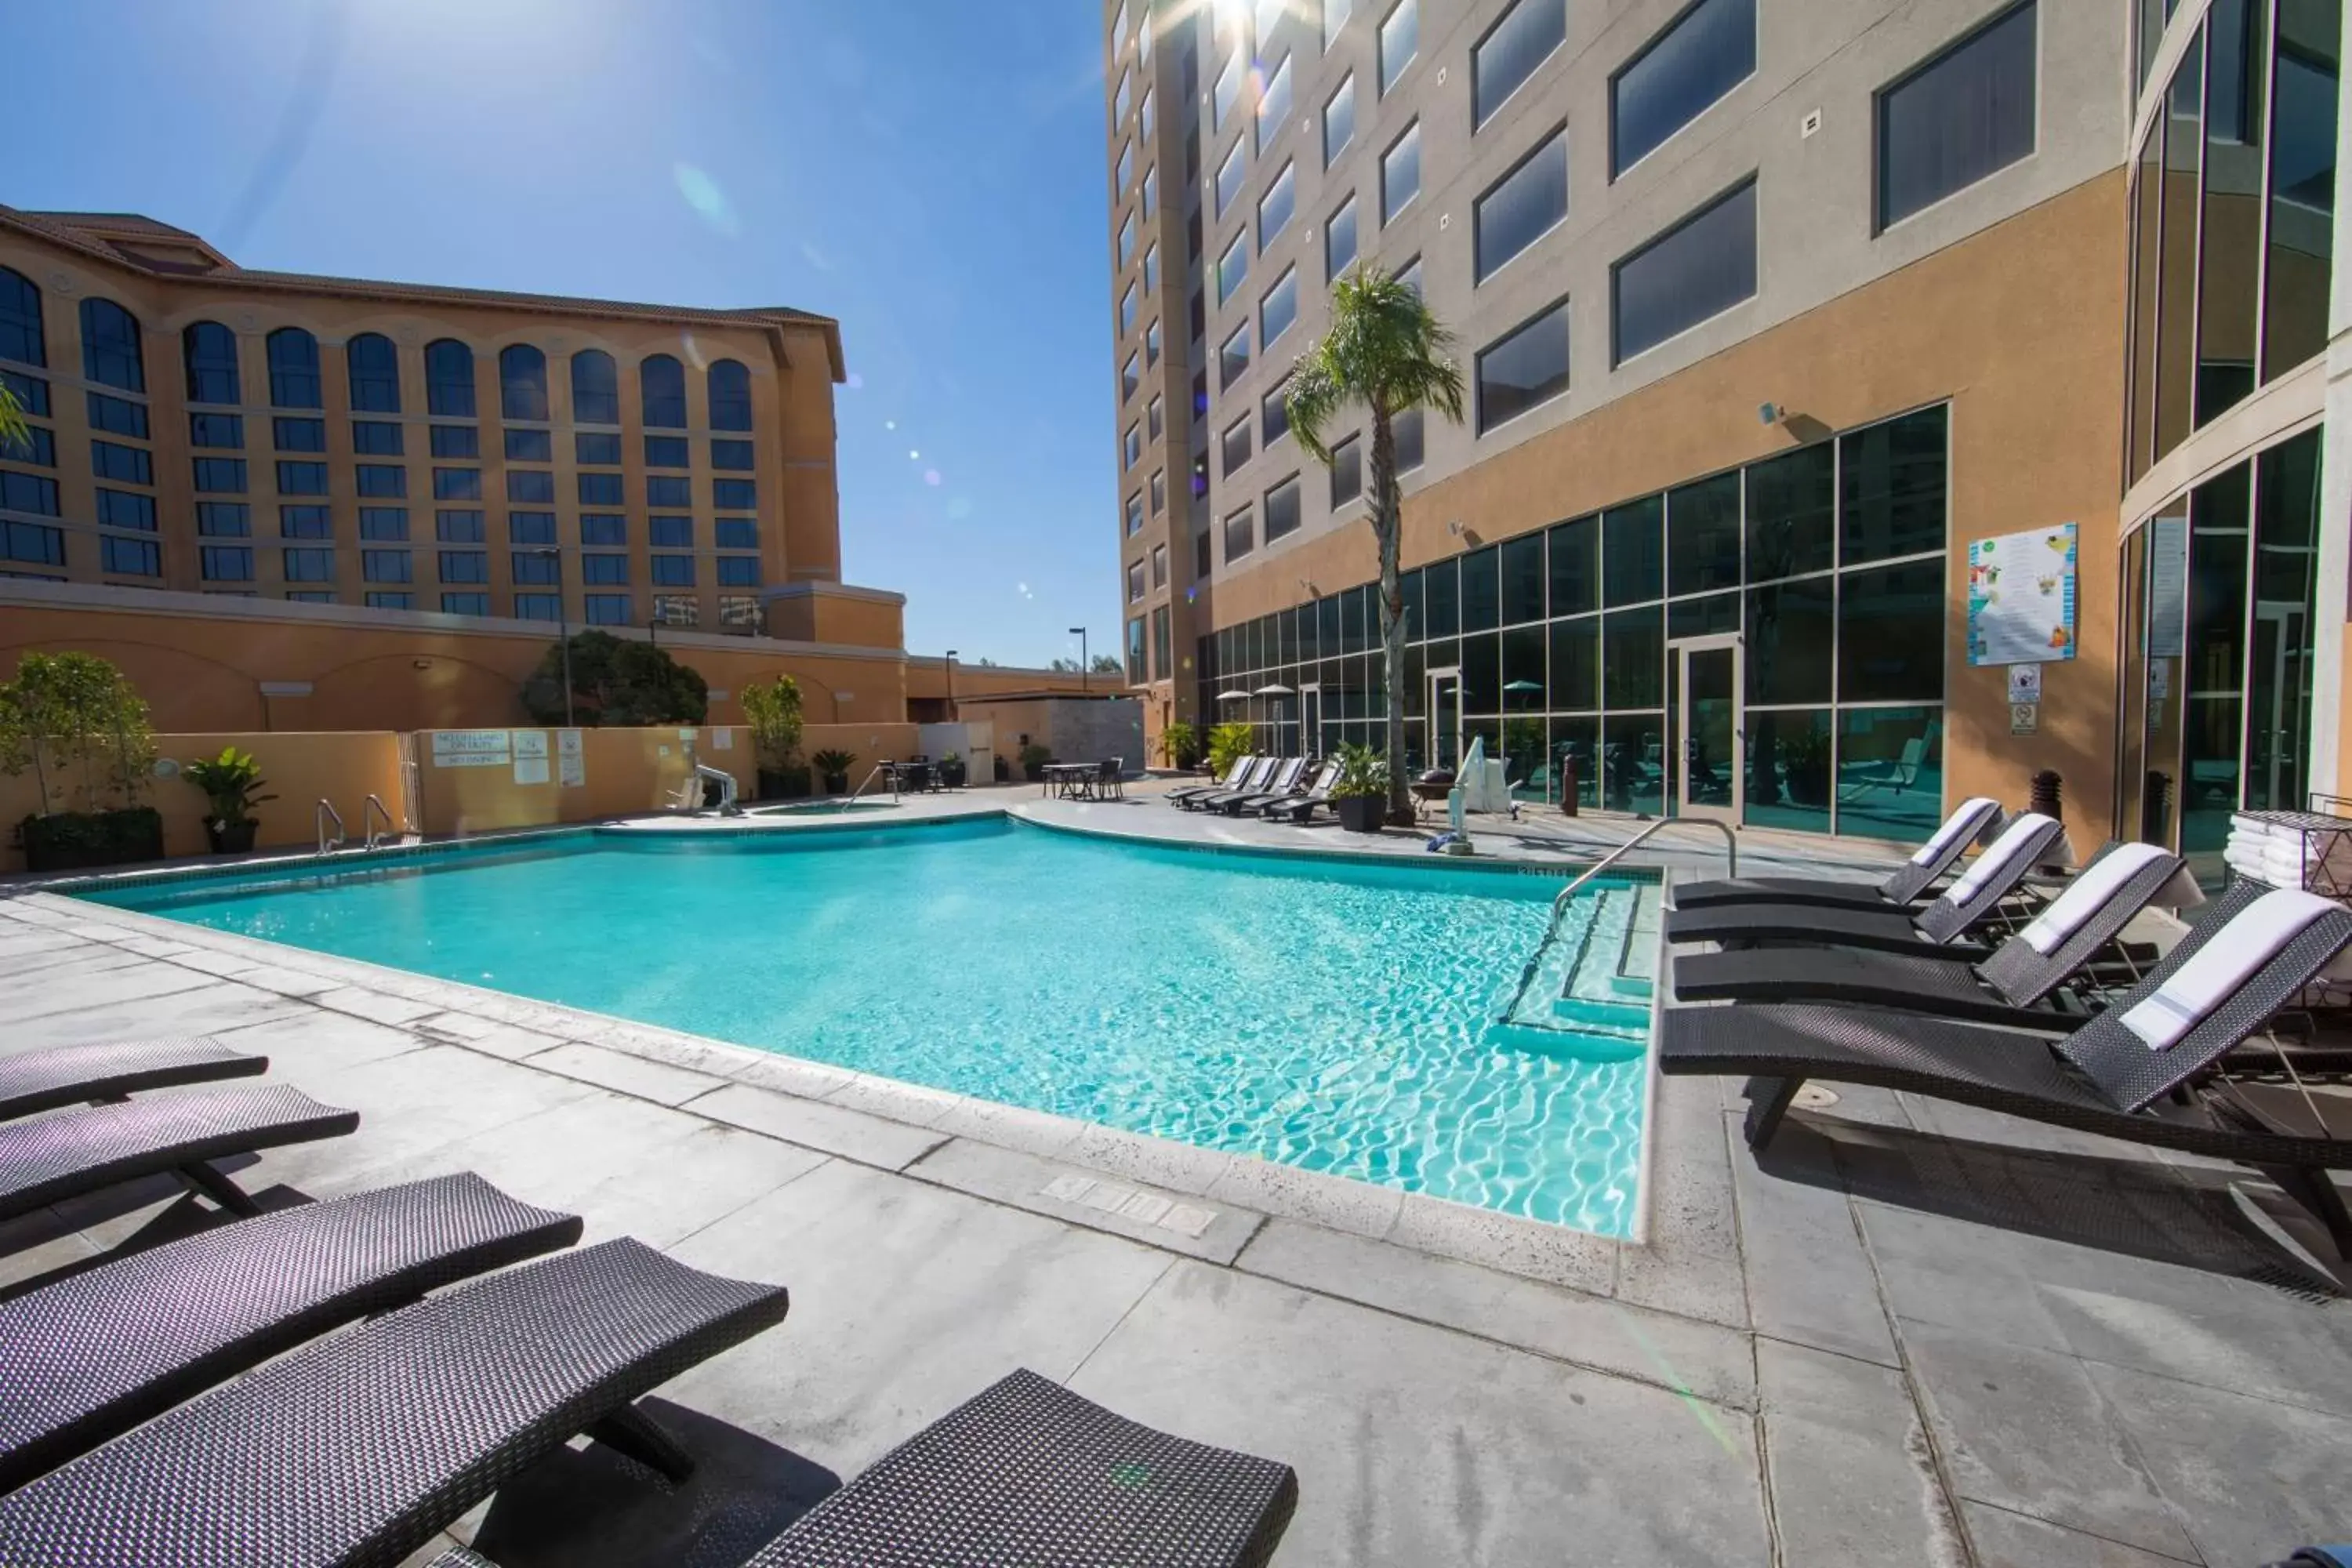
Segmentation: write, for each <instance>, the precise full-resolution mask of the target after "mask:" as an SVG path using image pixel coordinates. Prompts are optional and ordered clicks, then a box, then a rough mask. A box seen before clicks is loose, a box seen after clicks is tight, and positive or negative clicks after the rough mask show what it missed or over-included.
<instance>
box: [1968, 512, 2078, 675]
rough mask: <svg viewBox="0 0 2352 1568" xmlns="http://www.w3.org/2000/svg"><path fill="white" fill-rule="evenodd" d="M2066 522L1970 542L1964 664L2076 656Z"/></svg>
mask: <svg viewBox="0 0 2352 1568" xmlns="http://www.w3.org/2000/svg"><path fill="white" fill-rule="evenodd" d="M2075 534H2076V529H2075V526H2074V524H2073V523H2071V522H2062V523H2060V524H2058V525H2057V526H2056V527H2055V528H2037V529H2030V530H2028V531H2025V532H2023V533H2004V534H2001V535H2000V536H1999V537H1998V538H1994V539H1979V540H1973V541H1971V542H1969V663H1970V664H1972V665H1973V664H2040V663H2042V662H2043V661H2045V660H2048V659H2054V658H2074V548H2075Z"/></svg>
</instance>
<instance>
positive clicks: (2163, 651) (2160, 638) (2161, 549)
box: [2147, 517, 2189, 658]
mask: <svg viewBox="0 0 2352 1568" xmlns="http://www.w3.org/2000/svg"><path fill="white" fill-rule="evenodd" d="M2188 625H2189V520H2188V519H2187V518H2185V517H2159V518H2157V519H2155V520H2154V521H2151V522H2150V523H2149V524H2148V525H2147V657H2148V658H2180V657H2181V656H2182V655H2183V654H2185V653H2186V652H2188V649H2187V647H2184V646H2183V645H2184V643H2185V642H2186V640H2187V638H2186V633H2187V628H2188Z"/></svg>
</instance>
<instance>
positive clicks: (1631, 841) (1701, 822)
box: [1551, 816, 1739, 911]
mask: <svg viewBox="0 0 2352 1568" xmlns="http://www.w3.org/2000/svg"><path fill="white" fill-rule="evenodd" d="M1699 826H1706V827H1712V828H1714V829H1715V830H1716V831H1717V832H1718V833H1720V834H1722V835H1723V850H1724V855H1725V857H1726V858H1727V860H1728V862H1729V864H1728V865H1727V867H1726V868H1725V875H1727V876H1731V877H1737V876H1738V875H1739V840H1738V837H1736V836H1734V835H1733V833H1732V831H1731V825H1730V824H1729V823H1727V822H1717V820H1716V819H1715V818H1714V817H1711V816H1664V817H1660V818H1659V819H1658V820H1657V821H1655V822H1654V823H1652V824H1650V826H1647V827H1644V828H1643V829H1642V831H1641V832H1639V833H1636V834H1635V835H1633V837H1631V838H1628V839H1627V840H1625V842H1624V843H1622V844H1620V845H1619V846H1617V847H1616V848H1614V849H1612V850H1611V851H1609V853H1608V854H1606V855H1603V856H1602V857H1601V858H1600V859H1598V860H1595V861H1594V862H1593V863H1592V864H1591V865H1590V866H1588V867H1586V868H1584V869H1583V870H1582V871H1581V872H1580V873H1579V874H1578V876H1577V879H1576V880H1574V881H1572V882H1570V884H1569V885H1568V886H1567V887H1565V888H1562V889H1560V890H1559V897H1558V898H1556V899H1554V900H1552V901H1551V907H1552V909H1553V910H1555V911H1557V910H1561V909H1564V908H1566V907H1567V904H1568V900H1570V899H1572V898H1574V897H1575V896H1576V891H1577V889H1580V888H1581V887H1583V886H1584V884H1585V883H1587V882H1590V881H1591V880H1592V879H1593V878H1595V877H1598V876H1599V875H1601V872H1603V871H1606V870H1607V869H1609V868H1610V867H1612V866H1614V865H1615V864H1617V862H1618V861H1620V860H1622V859H1623V858H1625V857H1626V856H1628V855H1631V854H1632V853H1633V851H1634V850H1636V849H1638V848H1640V847H1642V845H1643V843H1644V842H1645V841H1646V840H1647V839H1648V838H1649V837H1650V836H1651V835H1652V834H1654V833H1660V832H1663V831H1664V830H1665V829H1666V828H1669V827H1699Z"/></svg>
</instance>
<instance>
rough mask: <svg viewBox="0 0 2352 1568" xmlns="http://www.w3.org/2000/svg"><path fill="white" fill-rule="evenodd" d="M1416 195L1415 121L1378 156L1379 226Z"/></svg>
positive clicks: (1417, 151) (1418, 132)
mask: <svg viewBox="0 0 2352 1568" xmlns="http://www.w3.org/2000/svg"><path fill="white" fill-rule="evenodd" d="M1407 3H1408V4H1410V3H1411V0H1407ZM1417 195H1421V122H1420V121H1414V122H1413V123H1412V124H1411V125H1408V126H1406V127H1405V129H1404V134H1403V135H1402V136H1400V137H1398V138H1397V139H1396V140H1395V141H1394V142H1391V143H1389V150H1388V151H1387V152H1385V153H1381V223H1382V224H1383V225H1387V224H1390V223H1393V222H1394V221H1396V216H1397V214H1399V213H1401V212H1402V211H1404V209H1405V208H1406V207H1408V206H1410V205H1412V198H1413V197H1415V196H1417Z"/></svg>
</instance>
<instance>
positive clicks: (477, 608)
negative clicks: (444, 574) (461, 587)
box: [441, 594, 490, 616]
mask: <svg viewBox="0 0 2352 1568" xmlns="http://www.w3.org/2000/svg"><path fill="white" fill-rule="evenodd" d="M441 613H442V614H443V615H445V616H487V615H488V614H489V613H490V596H489V595H488V594H444V595H441Z"/></svg>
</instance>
